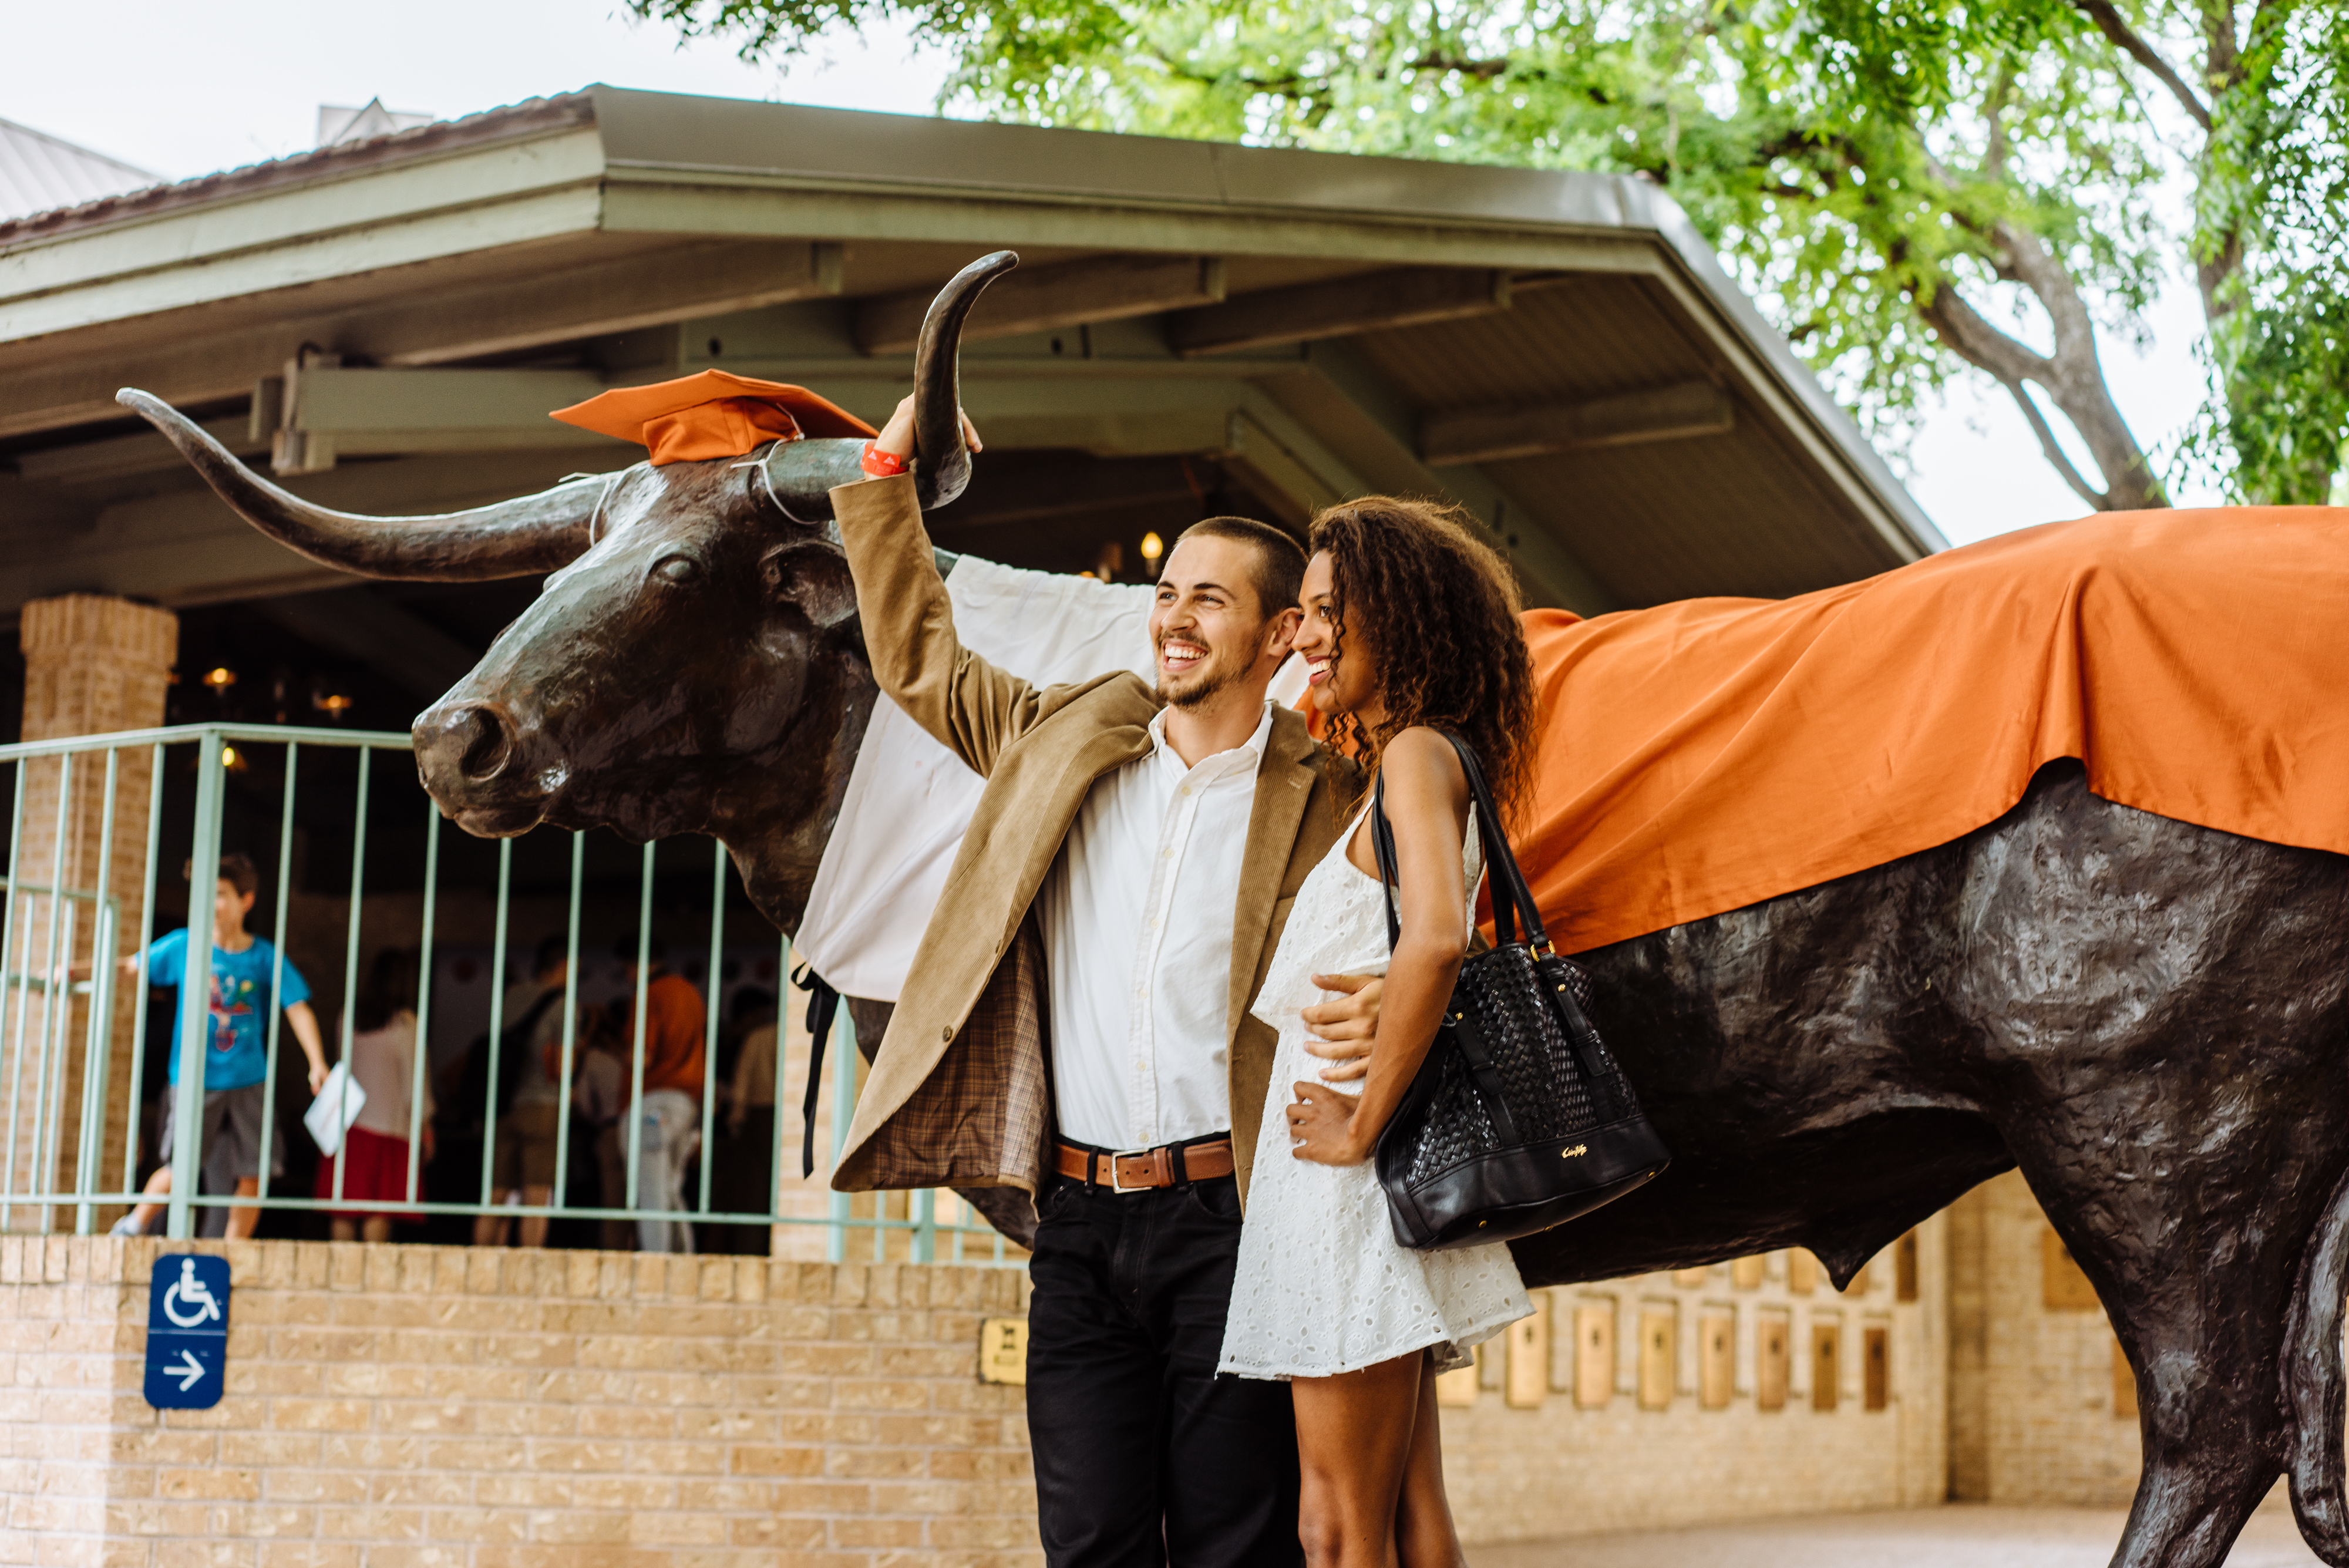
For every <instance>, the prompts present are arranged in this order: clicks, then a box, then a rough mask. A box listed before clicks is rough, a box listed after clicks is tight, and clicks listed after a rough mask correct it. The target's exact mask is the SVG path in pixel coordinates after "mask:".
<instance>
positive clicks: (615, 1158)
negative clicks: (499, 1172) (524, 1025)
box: [571, 1003, 636, 1252]
mask: <svg viewBox="0 0 2349 1568" xmlns="http://www.w3.org/2000/svg"><path fill="white" fill-rule="evenodd" d="M614 1005H615V1006H618V1005H621V1004H620V1003H614ZM627 1108H628V1064H627V1063H626V1062H625V1061H623V1060H622V1059H621V1055H620V1035H619V1030H618V1028H617V1027H616V1025H615V1024H614V1023H613V1022H612V1014H611V1012H610V1011H608V1010H607V1009H605V1008H601V1007H583V1008H581V1009H580V1010H579V1038H578V1052H577V1054H576V1055H574V1057H573V1059H572V1071H571V1147H573V1148H574V1149H585V1151H586V1152H587V1156H588V1158H589V1160H590V1161H591V1162H592V1164H593V1165H594V1168H595V1196H594V1199H592V1206H593V1207H596V1208H602V1209H624V1208H626V1206H627V1199H628V1151H627V1149H626V1147H625V1145H624V1144H623V1143H622V1142H621V1128H622V1127H623V1125H624V1124H623V1123H622V1121H621V1119H620V1118H621V1117H622V1116H623V1115H624V1114H625V1113H626V1110H627ZM582 1174H583V1175H584V1174H585V1172H584V1171H583V1172H582ZM588 1206H589V1205H582V1207H588ZM598 1225H599V1230H600V1233H601V1241H600V1243H599V1244H600V1245H601V1246H602V1247H603V1249H604V1251H607V1252H625V1251H627V1250H628V1249H629V1248H630V1247H631V1246H633V1245H635V1243H636V1230H635V1227H634V1226H631V1225H630V1224H629V1223H628V1222H627V1221H626V1220H601V1221H599V1222H598Z"/></svg>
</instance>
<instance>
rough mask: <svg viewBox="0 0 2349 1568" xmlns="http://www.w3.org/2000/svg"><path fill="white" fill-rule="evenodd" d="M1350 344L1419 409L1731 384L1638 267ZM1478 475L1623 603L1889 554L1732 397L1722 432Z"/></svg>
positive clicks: (1773, 590)
mask: <svg viewBox="0 0 2349 1568" xmlns="http://www.w3.org/2000/svg"><path fill="white" fill-rule="evenodd" d="M1361 350H1362V353H1363V355H1364V357H1365V358H1368V359H1370V360H1371V363H1372V364H1374V365H1375V366H1376V367H1377V368H1378V369H1379V370H1380V371H1381V373H1382V374H1383V375H1384V376H1385V377H1386V378H1387V379H1389V380H1390V382H1391V383H1392V385H1394V386H1395V387H1397V388H1399V389H1402V391H1403V392H1404V393H1405V395H1407V396H1408V397H1410V398H1411V399H1412V400H1413V401H1414V402H1415V403H1416V404H1418V406H1419V407H1420V409H1421V410H1423V411H1424V410H1433V409H1448V408H1468V407H1476V406H1480V405H1490V404H1506V403H1513V402H1572V401H1578V400H1583V399H1587V398H1600V397H1607V396H1610V395H1613V394H1616V393H1620V392H1630V391H1638V390H1642V389H1648V388H1653V387H1663V386H1670V385H1671V384H1673V383H1675V382H1681V381H1687V380H1691V379H1701V378H1712V379H1716V380H1719V381H1722V382H1723V383H1724V384H1730V385H1733V382H1730V381H1729V380H1728V379H1727V378H1726V377H1723V376H1717V375H1716V374H1715V369H1716V368H1715V367H1714V365H1713V363H1712V362H1711V357H1710V355H1709V353H1708V352H1707V350H1706V349H1705V348H1704V347H1703V346H1702V345H1701V344H1700V343H1698V342H1697V341H1696V340H1694V339H1693V338H1692V337H1691V336H1690V335H1689V334H1688V333H1687V332H1686V331H1685V330H1684V329H1683V327H1682V325H1681V324H1680V323H1679V321H1678V319H1677V316H1676V313H1675V312H1673V311H1672V310H1671V309H1670V308H1668V307H1667V306H1666V305H1665V303H1664V302H1663V301H1662V300H1661V299H1660V298H1659V297H1658V296H1657V295H1656V293H1655V292H1654V291H1653V290H1652V288H1651V286H1650V285H1649V284H1647V283H1646V282H1644V281H1643V280H1641V279H1639V278H1635V277H1621V276H1612V277H1587V278H1579V279H1576V280H1573V281H1571V282H1568V283H1564V284H1557V285H1553V286H1547V287H1543V288H1539V289H1533V290H1527V291H1525V292H1523V293H1521V294H1520V295H1519V296H1517V298H1516V303H1515V304H1514V305H1513V306H1511V308H1509V309H1508V310H1506V311H1503V312H1499V313H1496V314H1495V315H1492V316H1487V317H1473V318H1470V319H1467V320H1461V321H1447V322H1441V323H1436V324H1433V325H1430V326H1425V327H1405V328H1401V329H1398V330H1394V331H1389V332H1376V333H1371V334H1368V335H1366V336H1365V337H1363V338H1362V340H1361ZM1485 472H1488V473H1490V474H1491V475H1492V477H1493V478H1494V480H1495V481H1496V482H1497V483H1500V485H1501V486H1502V487H1503V488H1504V489H1505V490H1506V491H1507V492H1508V493H1509V494H1510V495H1511V496H1512V497H1514V498H1515V499H1516V501H1517V502H1518V503H1520V504H1522V505H1523V506H1524V507H1525V508H1526V511H1527V512H1528V513H1530V514H1532V520H1533V521H1534V522H1536V523H1537V524H1539V525H1540V526H1542V527H1544V528H1545V529H1547V531H1548V532H1549V533H1550V534H1551V535H1553V536H1554V537H1556V538H1557V541H1558V542H1559V543H1560V544H1562V545H1565V546H1566V547H1567V549H1568V550H1569V551H1570V552H1572V553H1573V554H1574V556H1576V557H1577V558H1578V559H1579V560H1580V561H1581V562H1582V563H1583V564H1584V566H1587V567H1588V568H1589V570H1590V572H1591V575H1592V576H1596V577H1597V578H1599V581H1600V583H1601V584H1602V585H1603V586H1604V587H1606V588H1607V589H1608V591H1609V593H1610V594H1612V595H1614V596H1615V597H1616V598H1617V599H1619V601H1620V602H1622V603H1624V604H1626V605H1647V604H1657V603H1661V602H1662V601H1664V600H1667V599H1676V598H1688V597H1696V596H1701V595H1709V594H1733V595H1750V596H1760V597H1781V596H1785V595H1788V594H1797V593H1805V592H1808V591H1809V590H1811V589H1813V588H1818V587H1826V586H1828V585H1830V584H1833V583H1839V582H1848V581H1850V580H1851V579H1853V578H1855V577H1862V576H1871V575H1873V574H1875V573H1877V572H1880V571H1886V570H1889V568H1891V567H1893V566H1898V565H1899V558H1898V557H1897V556H1894V554H1893V553H1892V551H1891V548H1890V546H1889V545H1887V544H1885V543H1884V541H1883V540H1882V539H1881V538H1880V537H1879V536H1878V535H1877V534H1876V532H1875V531H1874V529H1873V528H1871V527H1870V526H1869V525H1868V522H1867V520H1866V519H1865V518H1863V517H1861V516H1860V515H1858V514H1857V512H1856V510H1855V509H1854V508H1853V507H1852V506H1851V505H1850V504H1849V503H1848V502H1847V501H1846V500H1845V499H1844V498H1843V497H1841V496H1839V495H1837V494H1836V493H1833V492H1832V491H1830V490H1829V489H1828V488H1827V487H1826V485H1825V484H1824V483H1821V481H1820V479H1819V476H1818V474H1817V472H1816V468H1815V466H1814V465H1813V463H1812V462H1811V461H1810V460H1809V459H1808V458H1807V457H1806V456H1805V455H1804V454H1803V453H1802V452H1800V451H1799V450H1798V449H1797V448H1796V447H1795V445H1794V443H1793V440H1792V438H1791V436H1790V435H1789V433H1788V432H1787V431H1784V430H1783V429H1779V428H1776V427H1775V426H1774V425H1772V424H1771V423H1770V422H1768V421H1765V419H1764V416H1763V415H1762V413H1761V412H1760V411H1759V410H1757V409H1756V408H1755V407H1754V405H1752V404H1751V403H1749V402H1747V401H1746V400H1743V399H1740V400H1738V406H1737V426H1736V428H1735V429H1734V430H1733V431H1730V432H1729V433H1727V434H1725V435H1720V436H1706V437H1698V438H1692V439H1688V440H1682V441H1656V442H1652V443H1650V444H1646V445H1640V446H1626V447H1611V448H1601V449H1597V450H1591V451H1584V452H1560V453H1557V454H1554V455H1551V456H1547V457H1539V458H1527V459H1523V460H1520V461H1516V462H1495V463H1489V464H1486V465H1485Z"/></svg>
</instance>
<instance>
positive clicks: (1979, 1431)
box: [1950, 1171, 2142, 1507]
mask: <svg viewBox="0 0 2349 1568" xmlns="http://www.w3.org/2000/svg"><path fill="white" fill-rule="evenodd" d="M1950 1219H1951V1221H1952V1228H1951V1235H1952V1239H1953V1243H1954V1244H1953V1245H1952V1247H1951V1294H1952V1302H1951V1304H1952V1307H1953V1309H1954V1318H1955V1321H1954V1323H1953V1335H1952V1345H1953V1350H1954V1352H1955V1354H1954V1357H1953V1361H1952V1367H1951V1370H1952V1374H1953V1376H1952V1387H1951V1396H1952V1399H1953V1403H1954V1405H1955V1407H1956V1410H1957V1412H1958V1418H1957V1419H1956V1420H1955V1421H1953V1423H1952V1429H1951V1438H1952V1449H1951V1495H1952V1496H1955V1497H1958V1498H1960V1499H1962V1500H1965V1501H1982V1502H1999V1503H2021V1504H2045V1503H2064V1504H2071V1505H2075V1506H2079V1507H2118V1506H2122V1505H2124V1504H2126V1503H2127V1501H2129V1498H2130V1497H2131V1495H2132V1494H2134V1493H2135V1491H2136V1490H2137V1472H2138V1469H2139V1468H2140V1464H2141V1462H2142V1461H2141V1457H2140V1449H2139V1448H2138V1441H2137V1413H2136V1411H2135V1409H2134V1408H2133V1407H2132V1402H2131V1396H2130V1395H2129V1394H2128V1393H2127V1391H2126V1390H2124V1389H2123V1388H2122V1387H2121V1386H2119V1384H2118V1382H2117V1380H2116V1365H2117V1361H2118V1352H2119V1342H2118V1341H2117V1340H2116V1339H2115V1337H2114V1335H2113V1330H2112V1325H2111V1324H2110V1323H2108V1322H2107V1321H2106V1318H2105V1314H2104V1311H2103V1309H2102V1308H2101V1307H2100V1306H2098V1305H2097V1304H2096V1301H2095V1295H2094V1294H2093V1293H2091V1292H2089V1291H2088V1289H2087V1282H2086V1280H2085V1276H2082V1275H2080V1273H2079V1272H2078V1270H2077V1268H2076V1267H2075V1265H2073V1264H2072V1263H2071V1262H2070V1261H2069V1259H2068V1258H2067V1257H2065V1256H2064V1254H2063V1252H2062V1249H2061V1247H2060V1245H2054V1246H2053V1247H2052V1251H2051V1244H2052V1243H2054V1230H2053V1228H2052V1227H2050V1226H2049V1224H2048V1223H2047V1216H2046V1214H2045V1212H2044V1211H2043V1210H2041V1209H2040V1207H2039V1203H2038V1200H2037V1199H2034V1198H2033V1197H2032V1196H2031V1189H2030V1188H2029V1187H2028V1186H2027V1185H2025V1183H2024V1182H2023V1178H2022V1176H2021V1175H2020V1174H2018V1173H2016V1172H2013V1171H2009V1172H2008V1173H2007V1174H2005V1175H2004V1176H2002V1177H1999V1178H1997V1179H1994V1180H1992V1181H1987V1182H1984V1183H1983V1184H1982V1186H1980V1187H1978V1188H1976V1189H1973V1190H1972V1191H1971V1192H1970V1193H1968V1194H1966V1196H1965V1197H1963V1198H1961V1199H1959V1200H1958V1202H1957V1204H1956V1205H1955V1206H1954V1207H1953V1208H1952V1209H1951V1211H1950Z"/></svg>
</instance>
